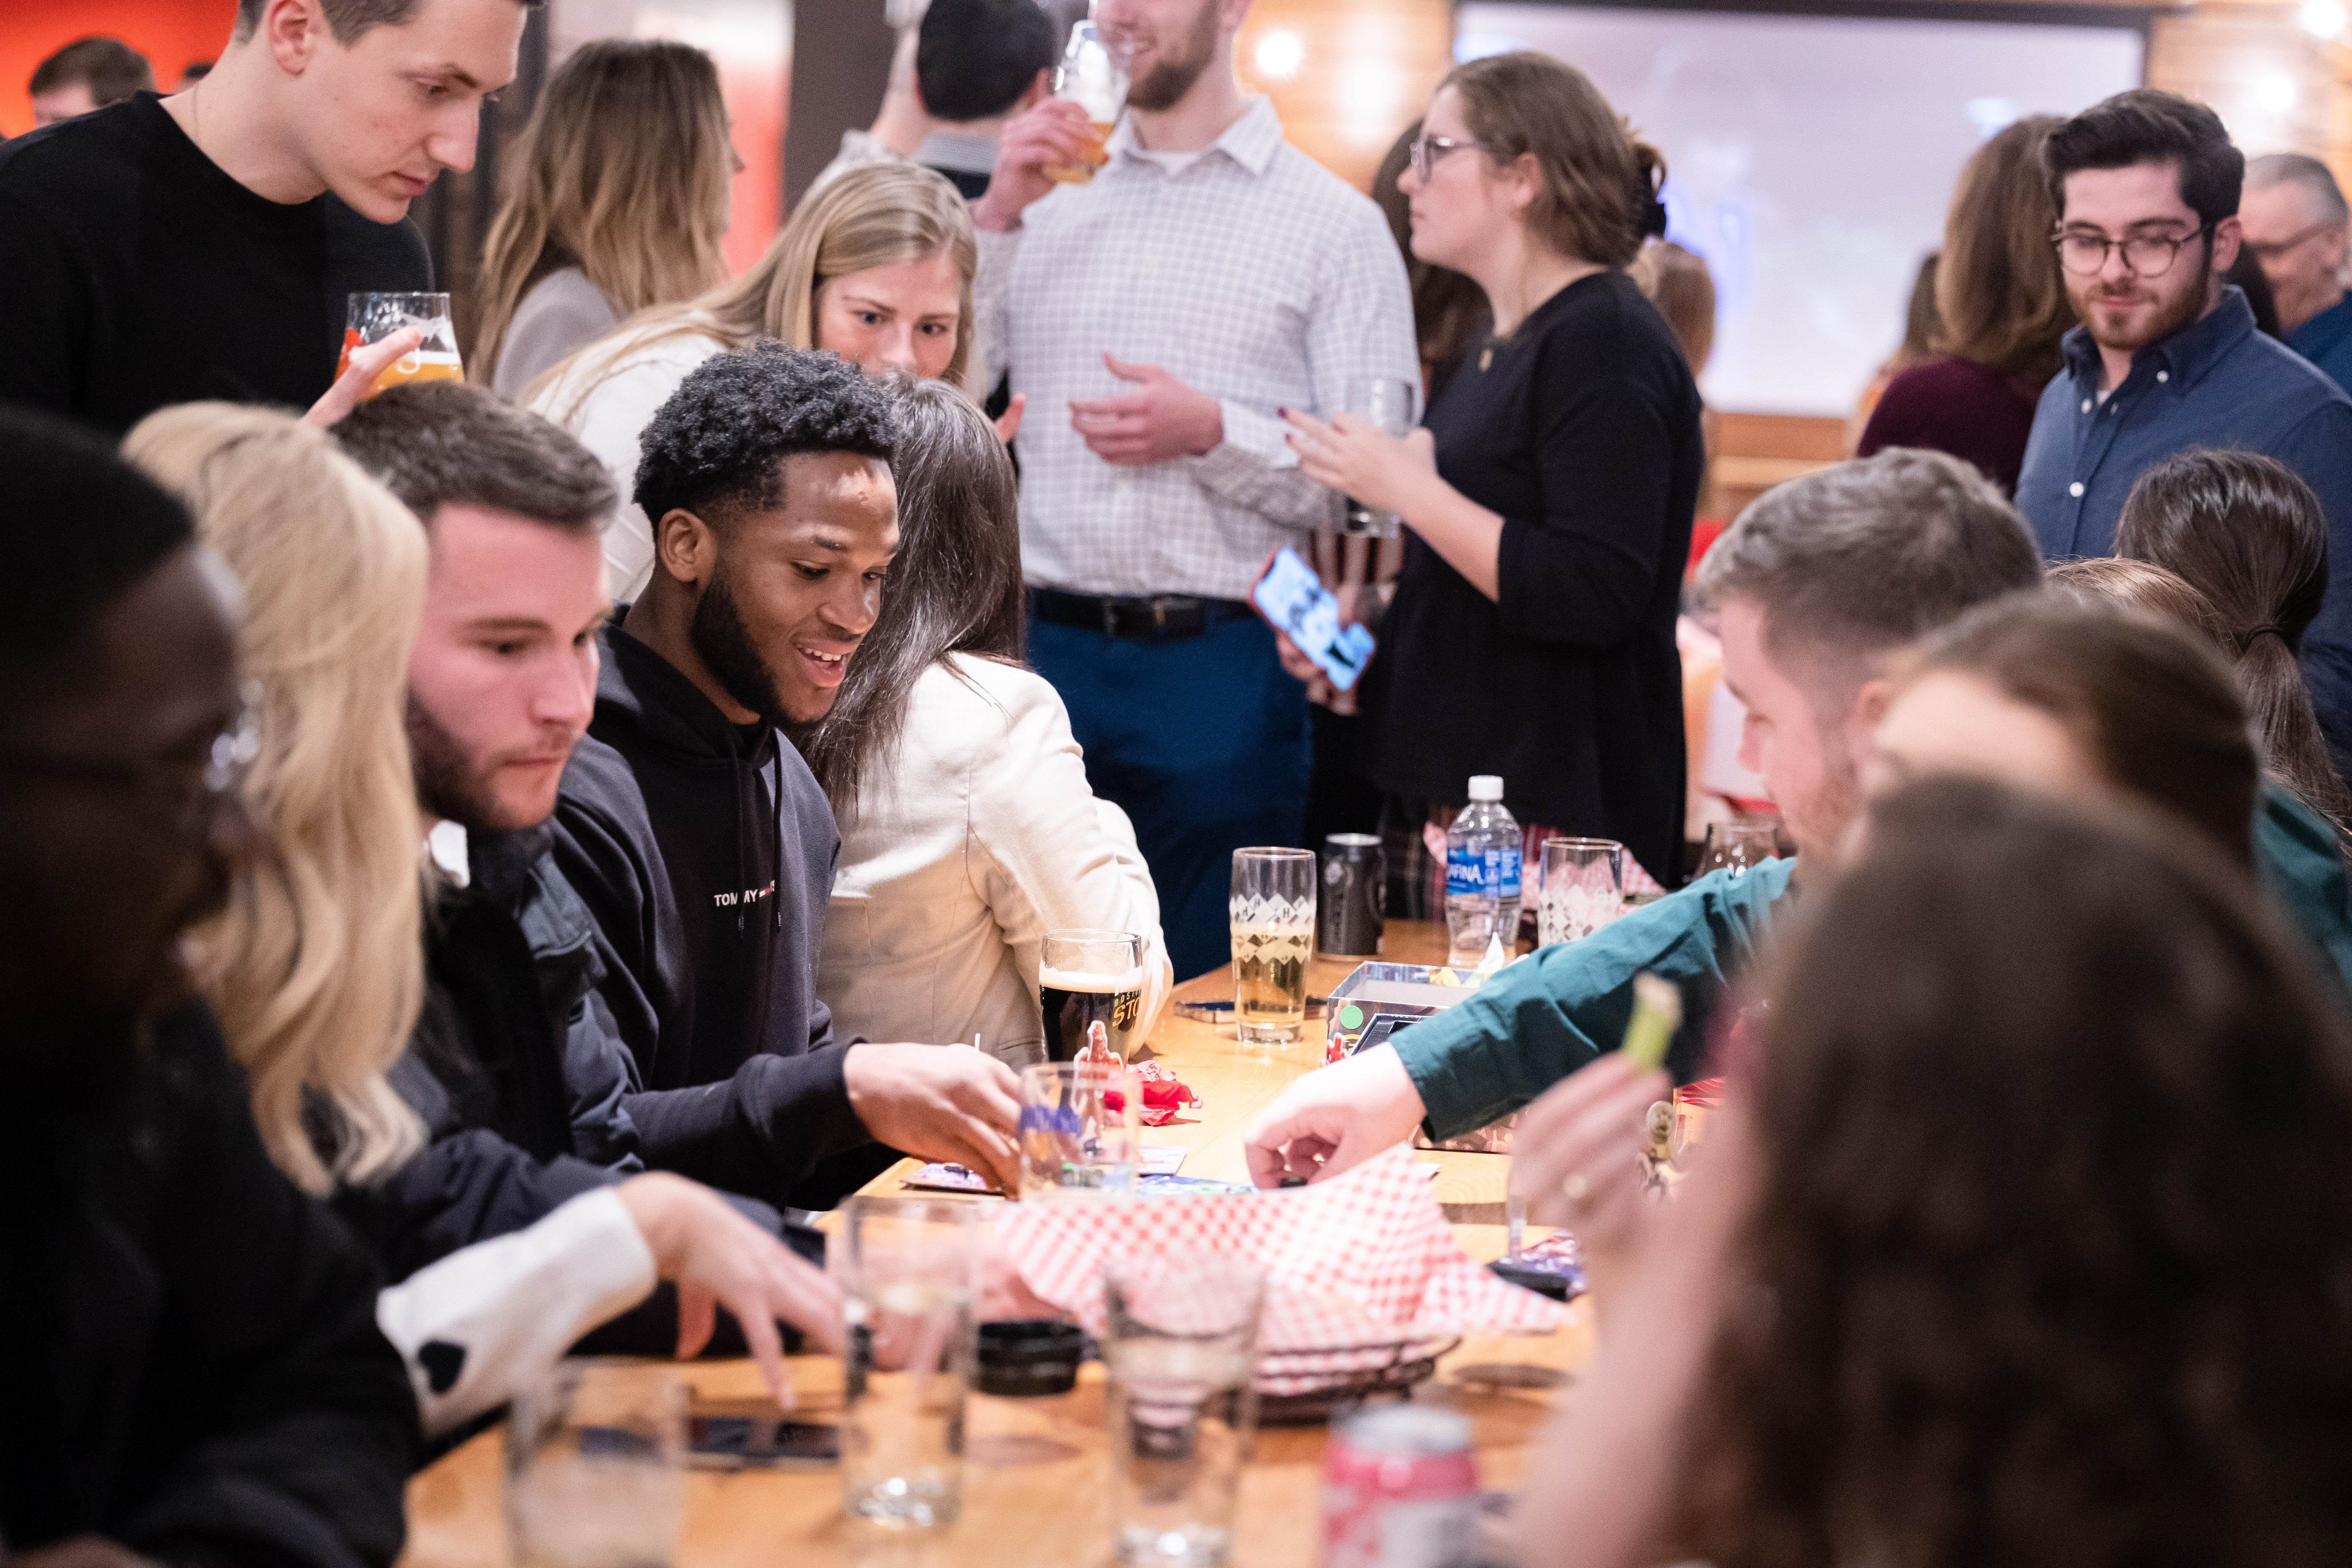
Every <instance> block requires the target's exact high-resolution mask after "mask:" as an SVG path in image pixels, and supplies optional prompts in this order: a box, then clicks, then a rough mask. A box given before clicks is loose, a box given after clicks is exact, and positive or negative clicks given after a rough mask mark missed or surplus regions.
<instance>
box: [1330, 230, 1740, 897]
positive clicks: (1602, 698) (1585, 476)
mask: <svg viewBox="0 0 2352 1568" xmlns="http://www.w3.org/2000/svg"><path fill="white" fill-rule="evenodd" d="M1491 350H1492V352H1491V353H1487V352H1486V350H1485V349H1484V348H1481V347H1474V348H1473V349H1472V350H1471V351H1470V355H1469V358H1468V360H1467V362H1466V363H1465V364H1464V365H1463V367H1462V369H1461V372H1460V374H1457V375H1455V376H1454V377H1453V379H1452V380H1451V381H1449V382H1448V383H1447V384H1446V386H1445V388H1444V392H1443V393H1442V394H1441V395H1439V397H1438V398H1437V400H1436V401H1435V403H1433V405H1431V407H1430V410H1429V419H1428V425H1429V428H1430V430H1431V432H1432V433H1433V435H1434V436H1435V437H1436V442H1437V470H1438V472H1439V474H1440V475H1442V476H1443V477H1444V479H1445V481H1446V482H1447V483H1448V484H1450V485H1452V486H1453V487H1454V489H1458V490H1460V491H1461V492H1462V493H1463V494H1464V495H1465V496H1467V497H1469V498H1470V499H1471V500H1474V501H1476V502H1477V503H1478V504H1479V505H1481V506H1484V507H1486V508H1488V509H1490V510H1494V511H1497V512H1500V513H1501V514H1502V516H1503V519H1504V521H1503V538H1502V546H1501V555H1500V560H1499V563H1498V570H1497V574H1496V576H1497V580H1498V585H1499V587H1500V588H1501V591H1502V598H1501V600H1500V602H1499V603H1497V602H1496V601H1494V600H1490V599H1488V598H1487V597H1486V595H1484V594H1481V593H1480V592H1479V591H1478V590H1477V589H1476V588H1475V587H1473V586H1471V584H1470V583H1469V582H1468V580H1467V579H1465V577H1464V576H1463V575H1462V574H1460V573H1459V572H1456V571H1455V570H1454V568H1453V567H1452V566H1450V565H1448V564H1446V563H1445V562H1444V559H1443V558H1441V557H1440V556H1439V555H1438V554H1437V552H1435V551H1433V550H1432V549H1431V548H1430V547H1429V546H1428V545H1427V544H1426V543H1424V542H1423V541H1422V540H1421V539H1420V538H1418V537H1417V536H1411V535H1409V536H1408V539H1407V542H1406V546H1405V563H1404V572H1403V574H1402V576H1401V577H1400V578H1399V579H1398V581H1397V591H1396V599H1395V602H1394V604H1393V605H1391V607H1390V610H1389V613H1388V615H1387V616H1386V617H1385V619H1384V621H1383V623H1382V626H1381V648H1380V651H1379V653H1378V654H1377V655H1376V656H1375V657H1374V658H1373V660H1372V663H1371V666H1370V668H1368V669H1367V670H1366V671H1365V674H1364V686H1365V691H1364V711H1365V712H1366V713H1367V714H1368V715H1370V719H1371V735H1370V753H1371V769H1370V772H1371V774H1372V777H1373V778H1374V780H1376V781H1377V782H1378V783H1379V784H1380V785H1381V787H1382V788H1383V789H1385V790H1387V791H1389V792H1391V794H1393V795H1399V796H1402V797H1405V798H1407V799H1411V800H1418V801H1426V802H1437V803H1443V804H1450V805H1462V804H1463V803H1464V802H1465V800H1466V799H1467V797H1468V788H1467V785H1468V781H1469V778H1470V775H1471V774H1473V773H1500V774H1501V775H1502V776H1503V781H1504V795H1503V798H1504V803H1505V804H1506V805H1508V806H1509V807H1510V809H1511V814H1512V815H1513V816H1516V817H1517V818H1518V820H1519V821H1520V822H1521V823H1522V824H1523V825H1524V824H1528V823H1540V824H1542V825H1544V826H1547V827H1550V828H1554V829H1557V830H1558V831H1560V832H1563V833H1570V834H1581V835H1589V836H1591V837H1601V838H1613V839H1615V840H1617V841H1618V842H1619V843H1621V844H1623V845H1624V846H1625V847H1627V848H1628V849H1630V850H1632V851H1633V856H1634V858H1636V859H1638V860H1640V861H1641V863H1642V865H1643V868H1646V869H1647V870H1648V871H1649V872H1650V874H1651V875H1652V876H1654V877H1655V878H1657V879H1659V880H1660V881H1662V882H1664V883H1666V884H1667V885H1668V886H1669V887H1671V886H1673V885H1674V884H1675V882H1676V881H1678V880H1679V876H1678V872H1679V870H1680V866H1681V852H1682V832H1683V791H1684V776H1683V707H1682V661H1681V658H1680V657H1679V656H1678V655H1677V654H1676V652H1675V613H1676V610H1677V608H1678V602H1679V595H1680V589H1681V584H1682V572H1683V565H1684V561H1685V557H1686V556H1687V555H1688V553H1689V551H1690V533H1691V513H1692V511H1693V510H1694V508H1695V507H1696V504H1697V500H1698V490H1699V483H1700V480H1701V479H1702V477H1703V475H1704V470H1705V467H1706V456H1705V450H1704V445H1703V441H1702V438H1701V436H1700V433H1699V395H1698V388H1697V386H1696V384H1695V383H1694V382H1693V381H1692V379H1691V374H1690V368H1689V366H1688V365H1686V364H1685V363H1684V362H1683V356H1682V351H1681V350H1680V349H1679V348H1678V347H1677V346H1676V345H1675V338H1674V334H1673V332H1672V331H1670V330H1669V329H1668V328H1667V326H1666V323H1665V321H1664V319H1663V318H1661V317H1660V316H1659V315H1658V313H1657V311H1656V310H1653V309H1652V308H1651V306H1650V302H1649V301H1648V300H1645V299H1643V296H1642V292H1641V290H1640V289H1637V288H1635V287H1634V286H1633V282H1632V280H1630V279H1627V278H1626V277H1625V275H1624V274H1623V273H1622V272H1615V271H1610V272H1601V273H1596V274H1594V275H1592V276H1591V277H1588V278H1583V279H1578V280H1577V281H1576V282H1574V283H1571V284H1570V285H1569V286H1568V287H1567V288H1565V289H1561V290H1560V291H1559V293H1557V294H1554V295H1553V296H1552V297H1551V298H1550V299H1549V300H1545V301H1544V303H1543V304H1541V305H1540V306H1538V308H1537V309H1536V310H1534V311H1533V312H1532V313H1531V314H1530V315H1529V316H1528V318H1527V320H1526V321H1523V322H1521V323H1520V325H1519V328H1518V331H1516V332H1514V333H1513V334H1512V335H1511V337H1510V338H1509V339H1508V340H1507V341H1503V342H1495V343H1493V344H1492V345H1491Z"/></svg>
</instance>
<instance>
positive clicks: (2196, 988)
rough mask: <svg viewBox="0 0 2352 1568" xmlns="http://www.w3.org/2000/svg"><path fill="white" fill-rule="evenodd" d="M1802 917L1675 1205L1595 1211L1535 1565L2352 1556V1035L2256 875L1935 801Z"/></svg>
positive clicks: (1540, 1490)
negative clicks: (1583, 1333)
mask: <svg viewBox="0 0 2352 1568" xmlns="http://www.w3.org/2000/svg"><path fill="white" fill-rule="evenodd" d="M1809 897H1810V898H1811V901H1810V902H1809V905H1808V908H1807V910H1805V912H1804V917H1803V923H1802V925H1801V927H1799V928H1797V929H1796V930H1794V931H1792V932H1791V933H1790V938H1791V940H1790V942H1788V944H1787V945H1786V946H1785V947H1784V948H1783V949H1782V950H1781V952H1780V955H1779V959H1778V961H1777V962H1776V963H1773V964H1772V965H1770V967H1769V973H1768V974H1767V976H1766V977H1765V983H1764V984H1763V985H1762V987H1761V988H1760V999H1761V1000H1762V1002H1763V1005H1761V1006H1759V1007H1756V1008H1753V1009H1751V1010H1750V1014H1749V1017H1750V1018H1751V1020H1752V1021H1753V1030H1752V1039H1751V1041H1750V1048H1749V1049H1748V1050H1747V1051H1745V1052H1744V1053H1742V1054H1741V1056H1740V1057H1739V1059H1738V1061H1737V1062H1735V1063H1733V1064H1732V1065H1731V1070H1732V1075H1733V1088H1732V1091H1731V1097H1730V1099H1729V1100H1728V1101H1727V1104H1726V1105H1725V1106H1724V1107H1723V1108H1721V1109H1720V1110H1718V1111H1717V1113H1716V1114H1715V1116H1714V1117H1712V1118H1711V1119H1710V1121H1709V1122H1708V1124H1707V1131H1706V1143H1705V1145H1704V1146H1703V1147H1702V1148H1701V1149H1700V1151H1699V1152H1698V1158H1697V1162H1696V1169H1695V1170H1694V1171H1693V1172H1692V1173H1691V1175H1690V1178H1689V1180H1688V1182H1687V1183H1686V1184H1685V1186H1684V1189H1683V1194H1682V1196H1681V1198H1680V1200H1679V1201H1678V1202H1677V1203H1675V1205H1672V1206H1671V1211H1670V1212H1669V1211H1667V1210H1662V1209H1659V1208H1658V1207H1657V1206H1656V1205H1642V1204H1641V1202H1640V1200H1639V1199H1638V1198H1637V1197H1636V1196H1635V1195H1634V1194H1633V1192H1632V1191H1631V1190H1630V1185H1629V1184H1620V1185H1619V1188H1617V1189H1612V1190H1613V1191H1614V1196H1613V1197H1612V1199H1611V1200H1610V1206H1609V1207H1608V1208H1607V1210H1606V1211H1605V1212H1604V1211H1602V1210H1601V1209H1600V1208H1599V1207H1597V1206H1596V1203H1595V1200H1593V1199H1591V1198H1587V1199H1586V1200H1585V1203H1584V1208H1583V1216H1582V1219H1581V1221H1580V1224H1579V1234H1580V1236H1581V1235H1582V1234H1583V1232H1584V1230H1585V1229H1586V1228H1588V1227H1591V1228H1595V1229H1610V1230H1611V1233H1612V1235H1613V1236H1614V1237H1616V1238H1617V1239H1619V1240H1620V1241H1622V1243H1623V1246H1624V1254H1623V1256H1624V1258H1625V1269H1624V1272H1623V1274H1622V1276H1621V1277H1620V1279H1618V1281H1617V1282H1616V1283H1615V1284H1613V1285H1612V1296H1611V1297H1610V1299H1609V1300H1606V1301H1604V1302H1603V1303H1602V1305H1601V1323H1602V1329H1603V1332H1602V1338H1601V1350H1600V1354H1599V1356H1598V1357H1597V1358H1596V1360H1595V1363H1594V1364H1593V1365H1592V1366H1591V1368H1590V1369H1589V1370H1588V1372H1587V1373H1586V1375H1585V1376H1584V1377H1583V1379H1582V1380H1581V1381H1580V1388H1579V1393H1578V1398H1577V1401H1576V1403H1575V1404H1574V1405H1572V1406H1570V1408H1569V1409H1568V1410H1567V1411H1566V1412H1565V1413H1564V1414H1563V1415H1562V1417H1561V1418H1560V1419H1559V1422H1558V1423H1556V1425H1555V1427H1554V1430H1553V1432H1552V1433H1551V1435H1550V1436H1549V1438H1548V1439H1547V1442H1546V1445H1545V1449H1544V1454H1543V1457H1542V1458H1539V1459H1538V1461H1537V1468H1535V1470H1534V1471H1533V1473H1534V1474H1538V1475H1541V1476H1542V1477H1543V1478H1544V1482H1543V1484H1541V1485H1531V1486H1529V1487H1528V1489H1527V1490H1526V1494H1525V1496H1526V1504H1525V1512H1526V1516H1527V1517H1526V1518H1525V1519H1524V1521H1523V1535H1522V1541H1523V1542H1524V1545H1525V1549H1526V1555H1525V1558H1524V1560H1525V1561H1527V1562H1529V1563H1536V1564H1542V1565H1547V1568H1562V1565H1568V1564H1574V1565H1576V1568H1635V1565H1638V1564H1649V1563H1666V1562H1679V1561H1683V1560H1685V1559H1702V1560H1705V1561H1706V1562H1709V1563H1714V1564H1717V1568H1824V1565H1836V1564H1860V1563H1874V1564H1900V1565H1903V1568H1973V1565H1977V1564H1987V1563H2000V1564H2004V1565H2005V1568H2084V1565H2088V1564H2096V1565H2100V1568H2126V1565H2127V1564H2148V1563H2198V1564H2200V1565H2204V1568H2287V1565H2289V1564H2304V1563H2338V1562H2343V1561H2346V1560H2347V1558H2348V1557H2352V1491H2347V1489H2346V1488H2345V1486H2344V1484H2343V1479H2344V1477H2345V1475H2346V1474H2347V1470H2352V1296H2347V1292H2346V1290H2345V1289H2344V1281H2345V1279H2347V1277H2352V1038H2347V1035H2346V1031H2345V1024H2344V1021H2343V1017H2342V1015H2341V1012H2340V1003H2339V1002H2338V1001H2337V1000H2336V999H2335V998H2334V997H2332V996H2331V995H2330V994H2329V993H2328V990H2327V983H2326V981H2325V980H2324V979H2323V978H2321V977H2320V976H2319V975H2318V974H2317V973H2315V970H2314V968H2313V966H2312V965H2311V963H2309V962H2308V960H2307V959H2306V958H2305V955H2304V954H2303V953H2301V952H2297V951H2296V950H2294V947H2293V946H2292V945H2291V944H2289V943H2287V942H2283V941H2282V940H2281V939H2280V937H2279V935H2278V934H2277V930H2276V927H2275V925H2274V923H2273V921H2272V919H2271V918H2270V916H2269V915H2268V914H2267V913H2266V912H2265V911H2264V910H2263V909H2262V908H2261V907H2260V905H2259V903H2258V902H2257V900H2256V899H2255V896H2254V892H2253V888H2252V884H2251V883H2250V882H2249V880H2248V879H2247V878H2246V877H2245V875H2244V873H2243V872H2242V870H2240V869H2239V868H2236V867H2234V866H2232V865H2231V863H2230V862H2229V860H2228V858H2227V857H2226V856H2225V855H2223V854H2222V853H2221V852H2220V851H2218V850H2216V849H2215V848H2214V847H2212V846H2211V845H2210V844H2208V843H2206V842H2204V841H2203V840H2202V839H2201V838H2200V837H2196V836H2191V835H2184V834H2182V833H2180V832H2179V831H2178V829H2177V822H2175V821H2173V820H2168V819H2162V818H2151V817H2149V816H2146V815H2144V814H2141V813H2139V812H2136V811H2134V810H2132V809H2131V808H2130V807H2129V806H2128V805H2118V804H2105V805H2098V806H2095V807H2094V808H2092V809H2084V807H2082V806H2080V805H2070V804H2067V803H2064V802H2062V801H2059V800H2056V799H2053V798H2052V797H2050V796H2049V795H2044V794H2031V795H2029V794H2026V793H2022V792H2012V791H2009V790H2005V789H2003V788H2001V787H2000V786H1999V785H1997V784H1990V783H1989V782H1983V781H1969V780H1959V779H1952V778H1942V779H1936V780H1932V781H1927V782H1923V783H1920V784H1913V785H1910V786H1907V787H1906V788H1904V789H1902V790H1900V791H1898V792H1897V793H1895V794H1894V795H1890V796H1887V797H1885V798H1882V799H1880V800H1878V801H1876V802H1874V804H1873V805H1872V807H1871V811H1870V815H1869V817H1868V819H1867V823H1866V826H1865V836H1864V842H1863V844H1862V846H1861V848H1860V851H1859V853H1858V855H1857V856H1856V857H1855V858H1854V859H1853V863H1851V864H1850V865H1849V866H1848V867H1847V868H1845V869H1844V870H1843V872H1842V873H1841V874H1840V875H1839V876H1838V877H1837V878H1836V879H1834V880H1833V881H1832V882H1831V883H1830V884H1829V885H1828V886H1826V887H1825V888H1823V889H1822V890H1821V891H1820V892H1819V894H1818V895H1809ZM1586 1070H1587V1071H1588V1072H1591V1073H1596V1074H1598V1073H1599V1072H1600V1071H1601V1068H1600V1067H1598V1066H1596V1067H1595V1068H1588V1069H1586ZM1571 1081H1573V1080H1571ZM1634 1137H1635V1134H1634V1133H1633V1131H1632V1130H1631V1129H1630V1128H1629V1129H1627V1130H1624V1131H1619V1132H1617V1133H1616V1134H1615V1142H1614V1143H1613V1144H1612V1145H1609V1146H1610V1147H1613V1148H1614V1149H1615V1150H1616V1151H1617V1155H1618V1157H1620V1158H1622V1163H1625V1164H1627V1165H1631V1164H1632V1163H1633V1142H1634ZM1527 1139H1528V1128H1527V1126H1526V1125H1524V1124H1523V1126H1522V1128H1521V1131H1520V1142H1521V1146H1522V1147H1524V1146H1525V1145H1526V1142H1527ZM1602 1147H1603V1145H1601V1144H1599V1143H1596V1144H1594V1145H1593V1146H1592V1150H1591V1151H1589V1152H1598V1151H1599V1150H1600V1149H1601V1148H1602ZM1613 1163H1615V1161H1613V1160H1612V1165H1613ZM1598 1168H1599V1167H1596V1169H1598Z"/></svg>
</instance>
